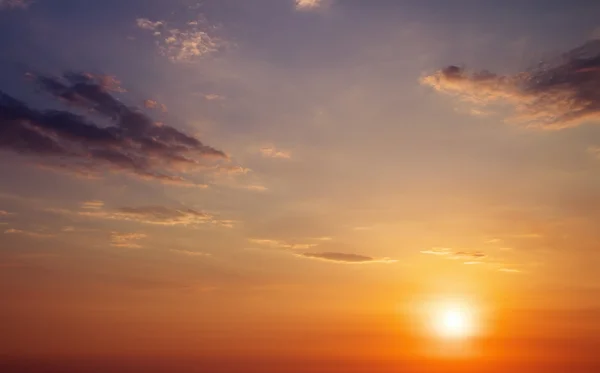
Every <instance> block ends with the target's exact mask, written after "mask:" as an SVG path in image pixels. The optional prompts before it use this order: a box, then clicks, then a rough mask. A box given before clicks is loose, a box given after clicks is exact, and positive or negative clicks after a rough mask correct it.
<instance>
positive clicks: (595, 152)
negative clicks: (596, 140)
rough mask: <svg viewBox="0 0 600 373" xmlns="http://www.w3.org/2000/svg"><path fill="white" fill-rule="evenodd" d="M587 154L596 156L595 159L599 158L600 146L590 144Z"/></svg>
mask: <svg viewBox="0 0 600 373" xmlns="http://www.w3.org/2000/svg"><path fill="white" fill-rule="evenodd" d="M587 151H588V154H589V155H591V156H592V157H594V158H596V159H600V147H598V146H591V147H589V148H588V150H587Z"/></svg>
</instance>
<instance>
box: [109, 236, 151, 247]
mask: <svg viewBox="0 0 600 373" xmlns="http://www.w3.org/2000/svg"><path fill="white" fill-rule="evenodd" d="M146 237H147V236H146V235H145V234H143V233H119V232H112V233H111V234H110V245H111V246H113V247H122V248H127V249H141V248H142V245H140V244H139V243H137V241H139V240H141V239H143V238H146Z"/></svg>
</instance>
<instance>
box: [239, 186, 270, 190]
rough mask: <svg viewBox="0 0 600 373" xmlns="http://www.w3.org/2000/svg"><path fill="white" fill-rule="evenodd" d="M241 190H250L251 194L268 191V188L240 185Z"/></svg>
mask: <svg viewBox="0 0 600 373" xmlns="http://www.w3.org/2000/svg"><path fill="white" fill-rule="evenodd" d="M241 188H242V189H246V190H251V191H253V192H266V191H267V190H269V188H267V187H266V186H264V185H242V186H241Z"/></svg>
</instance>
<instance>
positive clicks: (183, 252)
mask: <svg viewBox="0 0 600 373" xmlns="http://www.w3.org/2000/svg"><path fill="white" fill-rule="evenodd" d="M169 251H170V252H172V253H175V254H180V255H185V256H200V257H210V256H212V255H211V254H209V253H203V252H200V251H189V250H177V249H171V250H169Z"/></svg>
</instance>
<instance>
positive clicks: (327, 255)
mask: <svg viewBox="0 0 600 373" xmlns="http://www.w3.org/2000/svg"><path fill="white" fill-rule="evenodd" d="M298 256H299V257H304V258H310V259H318V260H324V261H328V262H335V263H345V264H366V263H395V262H396V260H393V259H390V258H380V259H377V258H373V257H370V256H366V255H358V254H348V253H336V252H322V253H303V254H298Z"/></svg>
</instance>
